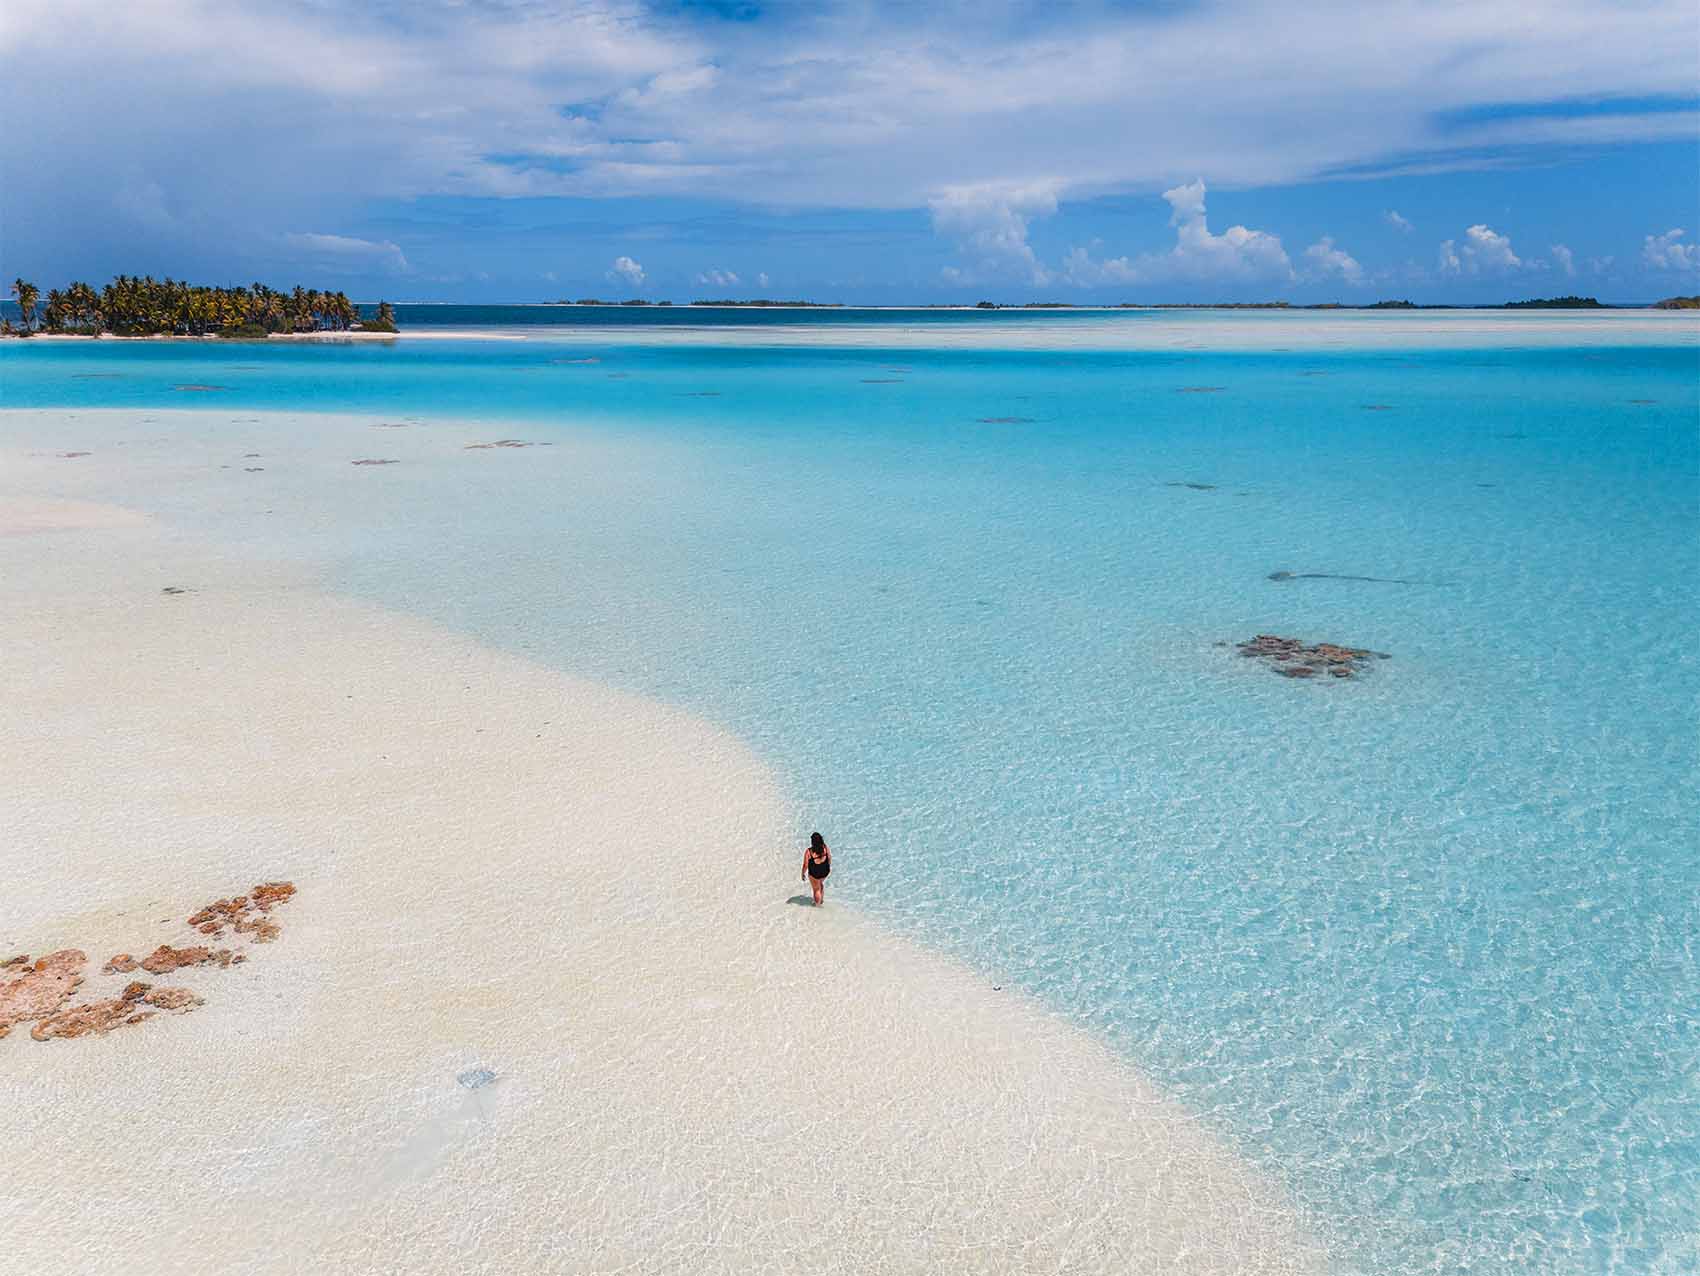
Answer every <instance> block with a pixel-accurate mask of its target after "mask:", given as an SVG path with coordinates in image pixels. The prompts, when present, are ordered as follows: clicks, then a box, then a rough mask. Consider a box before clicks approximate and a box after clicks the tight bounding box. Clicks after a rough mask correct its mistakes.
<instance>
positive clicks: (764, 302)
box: [691, 297, 844, 310]
mask: <svg viewBox="0 0 1700 1276" xmlns="http://www.w3.org/2000/svg"><path fill="white" fill-rule="evenodd" d="M691 305H693V306H749V307H753V308H755V309H758V310H759V309H761V307H763V306H783V307H785V308H786V309H800V310H834V309H842V308H843V306H844V303H843V302H842V301H777V300H774V299H773V298H770V297H751V298H750V299H748V300H747V301H733V300H731V299H730V298H722V299H718V300H713V301H693V302H691Z"/></svg>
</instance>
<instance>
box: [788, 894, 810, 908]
mask: <svg viewBox="0 0 1700 1276" xmlns="http://www.w3.org/2000/svg"><path fill="white" fill-rule="evenodd" d="M785 902H786V903H787V904H806V905H807V906H808V907H810V908H813V907H814V906H815V901H814V899H813V897H812V896H809V895H793V896H792V897H791V898H790V899H788V900H786V901H785Z"/></svg>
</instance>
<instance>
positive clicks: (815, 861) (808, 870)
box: [803, 833, 832, 908]
mask: <svg viewBox="0 0 1700 1276" xmlns="http://www.w3.org/2000/svg"><path fill="white" fill-rule="evenodd" d="M830 872H832V848H831V847H829V846H828V845H827V844H826V839H824V838H823V837H821V835H820V834H819V833H810V834H809V849H808V850H806V851H804V852H803V876H804V877H806V878H808V879H809V889H810V890H811V891H813V892H814V893H815V907H816V908H819V907H820V906H821V897H822V892H823V891H824V890H825V888H826V875H827V874H828V873H830Z"/></svg>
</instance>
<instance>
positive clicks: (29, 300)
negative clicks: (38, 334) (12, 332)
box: [12, 279, 41, 332]
mask: <svg viewBox="0 0 1700 1276" xmlns="http://www.w3.org/2000/svg"><path fill="white" fill-rule="evenodd" d="M12 291H13V292H15V293H17V294H18V311H19V312H20V313H21V314H22V315H23V317H24V331H25V332H28V331H29V330H30V329H31V328H33V327H35V303H36V301H37V300H38V299H39V298H40V296H41V289H39V288H37V287H36V286H35V285H34V284H32V283H30V282H29V280H27V279H19V280H18V281H17V282H16V283H14V284H13V285H12Z"/></svg>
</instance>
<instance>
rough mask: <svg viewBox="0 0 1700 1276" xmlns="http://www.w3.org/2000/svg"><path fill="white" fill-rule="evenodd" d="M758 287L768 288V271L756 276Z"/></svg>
mask: <svg viewBox="0 0 1700 1276" xmlns="http://www.w3.org/2000/svg"><path fill="white" fill-rule="evenodd" d="M756 287H758V288H765V287H767V271H765V270H764V271H762V272H761V273H760V274H759V275H757V276H756Z"/></svg>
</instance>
